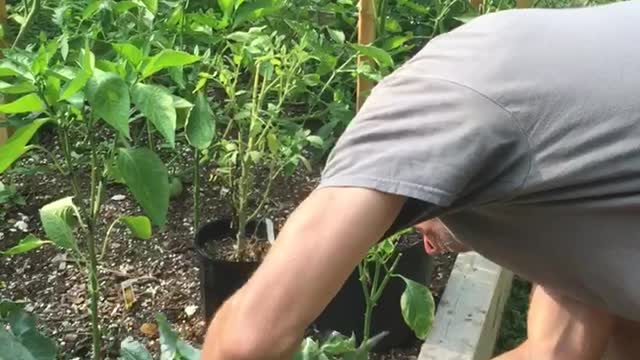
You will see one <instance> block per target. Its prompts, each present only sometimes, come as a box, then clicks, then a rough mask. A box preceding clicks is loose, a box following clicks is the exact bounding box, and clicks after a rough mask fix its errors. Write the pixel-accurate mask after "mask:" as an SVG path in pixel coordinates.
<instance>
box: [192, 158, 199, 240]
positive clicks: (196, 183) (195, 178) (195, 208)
mask: <svg viewBox="0 0 640 360" xmlns="http://www.w3.org/2000/svg"><path fill="white" fill-rule="evenodd" d="M199 165H200V150H198V149H195V156H194V158H193V229H194V231H198V229H199V228H200V166H199Z"/></svg>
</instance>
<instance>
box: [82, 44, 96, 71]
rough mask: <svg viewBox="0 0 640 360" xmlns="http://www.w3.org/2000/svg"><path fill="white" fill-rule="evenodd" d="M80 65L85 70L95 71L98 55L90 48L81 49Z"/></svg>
mask: <svg viewBox="0 0 640 360" xmlns="http://www.w3.org/2000/svg"><path fill="white" fill-rule="evenodd" d="M80 66H82V69H84V70H85V71H88V72H89V73H93V69H94V68H95V67H96V56H95V55H94V54H93V52H91V50H89V49H80Z"/></svg>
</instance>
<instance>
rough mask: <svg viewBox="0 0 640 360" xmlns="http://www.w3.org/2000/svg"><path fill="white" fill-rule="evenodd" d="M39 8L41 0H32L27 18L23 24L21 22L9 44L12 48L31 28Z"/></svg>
mask: <svg viewBox="0 0 640 360" xmlns="http://www.w3.org/2000/svg"><path fill="white" fill-rule="evenodd" d="M41 8H42V3H41V0H33V4H32V6H31V11H29V15H27V19H26V20H25V21H24V24H22V26H21V27H20V31H18V35H17V36H16V39H15V40H14V41H13V45H11V48H12V49H14V48H16V47H17V46H18V45H19V44H20V41H22V39H23V38H24V36H25V35H26V34H27V32H28V31H29V29H30V28H31V25H33V22H34V20H35V18H36V16H37V15H38V13H39V12H40V9H41Z"/></svg>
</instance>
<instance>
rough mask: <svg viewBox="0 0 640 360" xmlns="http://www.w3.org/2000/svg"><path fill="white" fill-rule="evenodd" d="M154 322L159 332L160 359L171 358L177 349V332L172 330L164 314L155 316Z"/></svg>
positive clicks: (170, 359)
mask: <svg viewBox="0 0 640 360" xmlns="http://www.w3.org/2000/svg"><path fill="white" fill-rule="evenodd" d="M156 322H157V323H158V331H159V332H160V360H173V359H174V358H175V356H176V353H177V351H178V349H177V342H178V334H176V332H175V331H173V329H172V328H171V325H169V322H168V321H167V318H166V316H164V315H163V314H158V315H157V316H156Z"/></svg>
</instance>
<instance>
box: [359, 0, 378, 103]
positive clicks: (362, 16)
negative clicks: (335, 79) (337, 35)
mask: <svg viewBox="0 0 640 360" xmlns="http://www.w3.org/2000/svg"><path fill="white" fill-rule="evenodd" d="M359 10H360V11H359V14H358V44H360V45H369V44H371V43H373V42H374V41H375V40H376V12H375V5H374V0H360V9H359ZM367 63H368V64H372V62H371V59H368V58H366V57H364V56H358V68H360V67H361V66H362V65H364V64H367ZM372 88H373V81H371V80H369V79H367V78H366V77H365V76H362V75H360V76H358V80H357V84H356V109H357V110H360V108H361V107H362V104H364V101H365V99H366V98H367V95H369V92H370V91H371V89H372Z"/></svg>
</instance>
